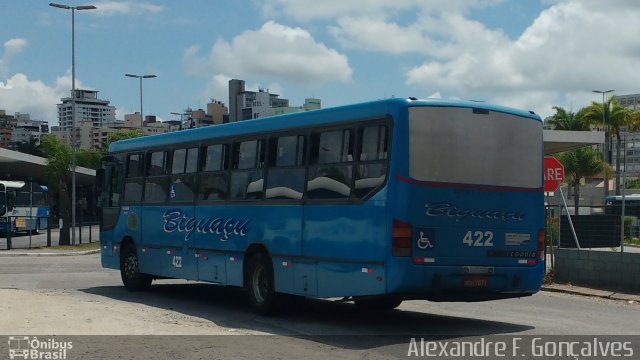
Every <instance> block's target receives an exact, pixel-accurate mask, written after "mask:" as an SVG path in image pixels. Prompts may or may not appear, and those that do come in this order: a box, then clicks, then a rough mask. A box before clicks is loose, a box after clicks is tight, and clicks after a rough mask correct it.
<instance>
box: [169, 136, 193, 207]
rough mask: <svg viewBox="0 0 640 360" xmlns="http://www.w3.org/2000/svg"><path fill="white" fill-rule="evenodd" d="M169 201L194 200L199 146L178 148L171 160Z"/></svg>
mask: <svg viewBox="0 0 640 360" xmlns="http://www.w3.org/2000/svg"><path fill="white" fill-rule="evenodd" d="M171 164H172V165H171V185H170V189H169V201H170V202H177V201H193V199H194V197H195V193H196V191H197V189H196V174H195V172H196V170H197V169H198V148H196V147H193V148H188V149H176V150H174V152H173V158H172V162H171Z"/></svg>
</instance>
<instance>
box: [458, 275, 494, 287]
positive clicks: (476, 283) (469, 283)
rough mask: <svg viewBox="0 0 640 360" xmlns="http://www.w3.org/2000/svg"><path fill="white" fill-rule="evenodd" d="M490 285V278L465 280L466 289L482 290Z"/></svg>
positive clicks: (478, 277)
mask: <svg viewBox="0 0 640 360" xmlns="http://www.w3.org/2000/svg"><path fill="white" fill-rule="evenodd" d="M488 285H489V277H488V276H467V277H465V278H464V287H468V288H482V287H487V286H488Z"/></svg>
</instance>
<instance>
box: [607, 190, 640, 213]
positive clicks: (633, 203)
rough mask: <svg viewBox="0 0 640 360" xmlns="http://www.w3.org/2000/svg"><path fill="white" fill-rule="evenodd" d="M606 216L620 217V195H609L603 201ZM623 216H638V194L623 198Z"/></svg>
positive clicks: (639, 211) (639, 202)
mask: <svg viewBox="0 0 640 360" xmlns="http://www.w3.org/2000/svg"><path fill="white" fill-rule="evenodd" d="M604 205H605V207H604V213H605V214H606V215H618V216H620V215H622V195H609V196H607V197H605V199H604ZM624 214H625V216H635V217H639V216H640V194H629V195H626V196H625V197H624Z"/></svg>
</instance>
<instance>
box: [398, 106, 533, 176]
mask: <svg viewBox="0 0 640 360" xmlns="http://www.w3.org/2000/svg"><path fill="white" fill-rule="evenodd" d="M409 131H410V135H409V149H410V150H409V151H410V154H409V165H410V169H409V174H410V176H411V177H412V178H414V179H416V180H421V181H433V182H444V183H458V184H480V185H494V186H509V187H523V188H539V187H541V186H542V151H543V150H542V145H543V141H542V124H541V123H540V122H539V121H537V120H534V119H529V118H524V117H520V116H515V115H510V114H505V113H500V112H495V111H490V112H489V113H488V114H487V113H486V112H483V113H481V112H474V111H473V109H471V108H452V107H413V108H410V109H409Z"/></svg>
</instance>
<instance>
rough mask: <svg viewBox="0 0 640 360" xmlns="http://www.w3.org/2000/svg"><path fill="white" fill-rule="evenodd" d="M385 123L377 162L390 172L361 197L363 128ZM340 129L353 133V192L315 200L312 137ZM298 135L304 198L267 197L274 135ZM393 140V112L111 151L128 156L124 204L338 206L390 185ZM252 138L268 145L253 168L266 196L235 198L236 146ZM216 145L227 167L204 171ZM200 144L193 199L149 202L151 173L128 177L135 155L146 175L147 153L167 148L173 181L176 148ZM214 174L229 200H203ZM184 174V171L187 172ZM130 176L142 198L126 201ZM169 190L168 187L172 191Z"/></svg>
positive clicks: (167, 172) (361, 199) (167, 173)
mask: <svg viewBox="0 0 640 360" xmlns="http://www.w3.org/2000/svg"><path fill="white" fill-rule="evenodd" d="M381 125H382V126H385V127H386V128H387V139H386V144H387V157H386V159H384V160H377V161H374V162H378V163H384V165H385V167H386V174H385V179H384V181H383V182H382V183H381V184H380V185H378V186H377V187H375V188H373V189H372V190H371V191H369V192H368V193H367V194H366V196H364V197H358V196H357V195H356V191H355V181H356V172H357V169H358V166H359V165H360V164H361V163H371V162H370V161H366V160H365V161H360V160H359V156H360V151H361V149H360V147H361V142H362V139H361V136H360V135H361V130H362V129H364V128H366V127H369V126H381ZM336 130H350V131H351V134H352V145H351V146H352V147H353V151H352V159H351V160H350V161H349V162H346V163H341V164H350V165H351V166H352V167H353V170H352V176H351V179H350V182H349V186H350V189H351V193H350V196H349V197H345V198H341V199H321V198H318V199H312V198H309V197H308V196H307V183H308V178H309V168H310V163H311V161H310V160H311V144H312V141H311V137H312V135H313V134H314V133H323V132H330V131H336ZM294 135H298V136H303V137H304V139H305V140H304V141H305V149H304V165H303V168H304V172H305V181H304V192H303V195H302V198H301V199H300V200H297V199H274V198H271V199H269V198H266V185H267V181H268V176H269V168H270V166H269V162H270V161H271V159H270V158H269V155H270V151H271V150H270V146H271V139H272V138H274V137H275V138H278V137H283V136H294ZM393 139H394V119H393V117H392V116H391V115H386V116H383V117H380V116H376V117H370V118H366V117H365V118H360V119H357V120H353V121H348V122H344V123H332V124H327V125H321V126H300V127H295V128H291V129H286V130H277V131H266V132H263V133H260V134H256V133H248V134H246V135H235V136H228V137H221V138H217V139H213V140H211V141H207V142H202V141H193V142H181V143H176V144H172V145H171V147H170V148H169V149H167V147H166V146H164V147H149V148H145V149H133V150H131V151H128V152H127V151H125V152H118V153H114V154H111V155H113V156H122V157H124V159H126V164H125V166H124V167H125V170H124V173H123V184H122V185H123V186H122V187H123V188H122V192H121V201H120V203H121V204H122V205H166V206H174V205H175V206H177V205H181V204H185V205H208V204H219V205H248V204H277V205H287V204H295V205H306V204H310V205H322V204H327V205H337V204H352V205H353V204H361V203H364V202H366V201H368V200H369V199H370V198H371V197H373V196H374V195H376V194H377V193H378V192H379V191H380V190H381V189H383V188H384V187H386V186H387V184H388V182H389V178H390V176H391V170H392V169H391V168H390V162H391V158H392V156H393V147H394V144H393ZM252 140H257V141H260V140H262V141H263V142H264V148H265V150H264V151H265V157H264V163H263V165H262V167H261V168H252V170H257V169H259V170H262V171H263V177H262V179H263V185H262V195H261V197H260V198H258V199H234V198H232V197H231V173H232V172H233V171H234V170H233V169H232V168H233V146H234V144H236V143H242V142H246V141H252ZM212 145H223V146H226V147H227V150H226V154H225V157H226V159H225V161H226V169H224V170H220V171H213V172H208V171H207V172H205V171H204V165H205V164H204V161H205V159H206V153H205V152H206V149H207V147H208V146H212ZM194 147H197V148H198V167H197V171H196V172H195V173H194V174H195V177H196V183H197V191H196V194H195V196H194V199H193V201H180V202H179V201H176V202H171V201H169V196H167V197H166V198H165V200H164V201H157V202H149V201H144V191H145V184H146V179H147V177H148V176H146V175H145V176H142V177H140V176H138V177H135V178H132V177H128V173H129V158H130V156H131V155H136V154H141V155H142V159H143V169H139V171H142V173H143V174H146V171H147V169H146V160H145V159H146V154H147V153H153V152H159V151H165V152H167V155H166V156H167V159H166V160H165V163H166V169H165V175H163V176H168V177H169V183H170V182H171V176H172V175H178V174H171V168H172V166H173V164H172V161H173V152H174V150H179V149H190V148H194ZM247 170H248V169H241V170H239V171H247ZM236 171H238V169H236ZM213 173H220V174H222V173H224V174H226V176H227V197H226V198H225V199H213V200H205V199H200V196H201V194H200V190H201V189H200V186H201V182H202V176H203V175H204V174H213ZM183 175H184V174H183ZM127 179H141V180H142V185H143V186H142V192H141V195H140V199H139V200H138V201H125V198H124V195H125V194H124V185H125V184H126V181H127ZM168 191H169V190H167V192H168Z"/></svg>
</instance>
